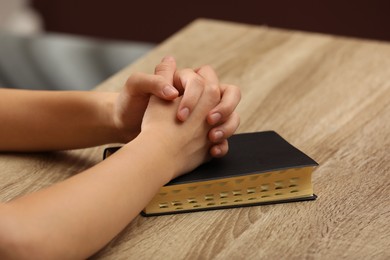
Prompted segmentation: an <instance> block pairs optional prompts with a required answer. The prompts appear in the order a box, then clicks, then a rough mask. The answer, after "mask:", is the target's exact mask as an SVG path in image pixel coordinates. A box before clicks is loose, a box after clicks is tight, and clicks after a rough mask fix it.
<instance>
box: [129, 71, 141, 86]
mask: <svg viewBox="0 0 390 260" xmlns="http://www.w3.org/2000/svg"><path fill="white" fill-rule="evenodd" d="M140 77H142V73H141V72H134V73H132V74H131V75H130V76H129V77H128V78H127V80H126V83H125V85H126V87H129V86H132V85H135V84H136V83H137V82H138V79H139V78H140Z"/></svg>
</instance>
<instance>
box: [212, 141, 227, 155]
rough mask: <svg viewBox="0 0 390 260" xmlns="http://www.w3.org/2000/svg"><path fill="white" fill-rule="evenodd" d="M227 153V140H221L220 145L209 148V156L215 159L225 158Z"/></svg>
mask: <svg viewBox="0 0 390 260" xmlns="http://www.w3.org/2000/svg"><path fill="white" fill-rule="evenodd" d="M228 151H229V144H228V141H227V140H223V142H222V143H219V144H216V145H213V146H212V147H211V148H210V154H211V156H212V157H216V158H219V157H223V156H225V155H226V154H227V152H228Z"/></svg>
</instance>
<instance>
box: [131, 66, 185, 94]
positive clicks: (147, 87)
mask: <svg viewBox="0 0 390 260" xmlns="http://www.w3.org/2000/svg"><path fill="white" fill-rule="evenodd" d="M125 86H126V87H125V89H124V90H125V91H126V92H127V94H128V95H130V96H133V97H145V96H150V95H155V96H157V97H159V98H162V99H165V100H173V99H175V98H176V97H178V95H179V92H178V91H177V90H176V89H175V88H174V87H173V86H172V85H171V84H169V82H168V81H167V80H166V79H165V78H163V77H162V76H159V75H148V74H144V73H140V72H136V73H133V74H132V75H131V76H130V77H129V78H128V79H127V81H126V85H125Z"/></svg>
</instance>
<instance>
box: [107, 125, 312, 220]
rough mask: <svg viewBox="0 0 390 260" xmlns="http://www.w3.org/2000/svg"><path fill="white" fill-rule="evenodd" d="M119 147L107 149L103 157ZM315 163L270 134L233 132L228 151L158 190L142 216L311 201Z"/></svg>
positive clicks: (281, 139) (279, 137)
mask: <svg viewBox="0 0 390 260" xmlns="http://www.w3.org/2000/svg"><path fill="white" fill-rule="evenodd" d="M118 149H120V147H111V148H107V149H106V150H105V152H104V158H107V157H108V156H110V155H111V154H112V153H114V152H115V151H116V150H118ZM315 166H318V164H317V163H316V162H315V161H314V160H313V159H311V158H310V157H309V156H307V155H306V154H304V153H303V152H301V151H300V150H298V149H297V148H295V147H294V146H292V145H291V144H290V143H288V142H287V141H286V140H285V139H283V138H282V137H281V136H280V135H279V134H277V133H276V132H274V131H265V132H254V133H243V134H236V135H233V136H232V137H230V138H229V152H228V153H227V155H226V156H224V157H222V158H214V159H212V160H211V161H209V162H206V163H204V164H202V165H200V166H199V167H197V168H196V169H194V170H193V171H191V172H189V173H187V174H184V175H182V176H179V177H177V178H175V179H173V180H172V181H170V182H169V183H167V184H166V185H165V186H163V187H162V188H161V189H160V191H159V192H158V193H157V194H156V196H155V197H154V198H153V199H152V200H151V201H150V203H149V204H148V205H147V206H146V207H145V209H144V210H143V211H142V213H141V214H142V215H144V216H156V215H165V214H173V213H186V212H193V211H201V210H214V209H224V208H234V207H243V206H255V205H265V204H274V203H285V202H295V201H304V200H314V199H316V197H317V196H316V195H314V193H313V187H312V182H311V175H312V172H313V169H314V167H315Z"/></svg>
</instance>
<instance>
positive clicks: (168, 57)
mask: <svg viewBox="0 0 390 260" xmlns="http://www.w3.org/2000/svg"><path fill="white" fill-rule="evenodd" d="M174 60H175V58H173V57H172V56H169V55H168V56H165V57H164V58H163V59H162V61H174Z"/></svg>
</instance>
